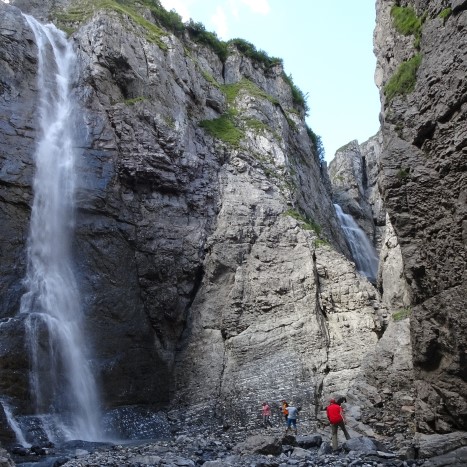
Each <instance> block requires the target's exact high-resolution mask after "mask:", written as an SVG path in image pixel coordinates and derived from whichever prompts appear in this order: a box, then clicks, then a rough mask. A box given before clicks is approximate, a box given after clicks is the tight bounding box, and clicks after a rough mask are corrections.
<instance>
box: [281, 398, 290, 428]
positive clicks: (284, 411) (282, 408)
mask: <svg viewBox="0 0 467 467" xmlns="http://www.w3.org/2000/svg"><path fill="white" fill-rule="evenodd" d="M281 403H282V405H281V412H282V415H284V419H285V423H287V415H288V414H289V411H288V410H287V407H288V406H289V404H287V401H286V400H285V399H282V401H281Z"/></svg>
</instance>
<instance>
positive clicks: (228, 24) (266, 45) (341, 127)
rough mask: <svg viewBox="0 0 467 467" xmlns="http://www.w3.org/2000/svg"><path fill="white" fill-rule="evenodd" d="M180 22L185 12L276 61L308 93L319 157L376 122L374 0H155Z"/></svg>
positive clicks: (360, 136) (372, 129) (373, 128)
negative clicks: (322, 151)
mask: <svg viewBox="0 0 467 467" xmlns="http://www.w3.org/2000/svg"><path fill="white" fill-rule="evenodd" d="M161 3H162V5H163V6H164V8H166V9H167V10H171V9H174V10H175V11H177V13H179V14H180V15H181V16H182V20H183V21H188V20H189V19H190V18H192V19H193V20H194V21H196V22H198V21H199V22H201V23H203V24H204V26H205V27H206V29H207V30H208V31H211V32H215V33H216V34H217V36H218V37H219V38H220V39H222V40H225V41H226V40H229V39H233V38H241V39H245V40H247V41H248V42H251V43H252V44H253V45H254V46H255V47H256V49H257V50H264V51H265V52H266V53H267V54H268V55H269V56H270V57H279V58H282V59H283V61H284V70H285V72H286V73H287V74H288V75H292V78H293V81H294V83H295V84H296V85H297V86H298V87H299V88H300V89H301V90H302V91H303V92H304V94H307V95H308V99H307V102H308V106H309V107H310V112H309V116H308V117H307V119H306V121H307V123H308V126H309V127H310V128H311V129H312V130H313V132H314V133H316V134H317V135H319V136H320V137H321V140H322V142H323V145H324V149H325V152H326V160H327V161H328V162H329V161H330V160H332V159H333V157H334V154H335V152H336V150H337V149H339V148H340V147H342V146H344V145H345V144H347V143H348V142H350V141H352V140H354V139H356V140H358V142H359V143H363V142H365V141H366V140H367V139H368V138H370V137H371V136H373V135H374V134H376V132H377V131H378V129H379V118H378V115H379V110H380V102H379V94H378V89H377V88H376V85H375V84H374V72H375V66H376V58H375V56H374V54H373V29H374V26H375V0H355V1H350V0H325V1H323V0H161Z"/></svg>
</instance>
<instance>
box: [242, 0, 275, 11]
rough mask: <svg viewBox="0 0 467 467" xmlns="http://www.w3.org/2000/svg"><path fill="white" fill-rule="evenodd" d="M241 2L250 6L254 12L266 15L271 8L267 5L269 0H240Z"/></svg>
mask: <svg viewBox="0 0 467 467" xmlns="http://www.w3.org/2000/svg"><path fill="white" fill-rule="evenodd" d="M242 2H243V3H244V4H245V5H246V6H247V7H248V8H250V10H251V11H253V12H254V13H259V14H260V15H267V14H268V13H269V11H270V10H271V8H270V7H269V0H242Z"/></svg>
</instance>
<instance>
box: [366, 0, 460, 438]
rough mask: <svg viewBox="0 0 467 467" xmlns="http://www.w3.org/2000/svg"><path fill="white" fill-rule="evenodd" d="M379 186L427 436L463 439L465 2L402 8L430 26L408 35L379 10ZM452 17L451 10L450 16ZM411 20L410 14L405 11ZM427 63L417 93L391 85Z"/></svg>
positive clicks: (382, 5)
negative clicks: (398, 258) (407, 65)
mask: <svg viewBox="0 0 467 467" xmlns="http://www.w3.org/2000/svg"><path fill="white" fill-rule="evenodd" d="M376 6H377V25H376V29H375V36H374V38H375V51H376V54H377V71H376V81H377V84H378V86H379V87H380V93H381V101H382V111H381V121H382V135H383V145H382V147H383V150H382V154H381V171H382V176H381V179H380V180H381V181H380V186H381V190H382V193H383V200H384V205H385V207H386V210H387V212H388V216H389V219H390V223H391V225H392V226H393V228H394V232H395V235H396V236H397V238H398V242H399V244H400V249H401V254H402V261H403V267H404V275H405V277H406V280H407V281H408V284H409V286H410V295H411V300H412V304H413V305H412V314H411V318H410V319H411V340H412V345H413V362H414V369H415V375H416V378H417V383H416V389H417V406H416V416H417V419H418V420H417V422H418V428H419V430H421V431H427V432H430V431H437V432H446V431H450V430H453V429H463V430H465V429H466V420H467V417H466V413H467V401H466V395H467V385H466V371H465V369H466V358H465V357H466V354H465V348H466V327H467V323H466V318H465V316H466V314H465V309H466V304H467V300H466V294H467V292H466V290H467V287H466V269H465V265H466V250H465V245H466V238H467V230H466V229H467V224H466V222H465V218H466V212H467V204H466V199H467V184H466V176H465V173H466V160H467V159H466V141H467V126H466V103H465V96H466V94H467V82H466V80H465V69H466V59H467V51H466V48H465V47H462V46H461V44H463V43H464V42H465V31H466V27H467V11H466V7H467V4H466V2H464V1H456V2H450V4H448V3H447V2H435V1H417V2H414V1H405V2H401V7H404V8H407V7H411V8H412V9H413V10H414V12H415V14H416V15H417V16H418V17H419V18H421V17H422V16H423V17H424V22H423V24H422V26H421V36H420V40H419V41H418V40H416V37H415V35H416V34H415V35H411V34H409V35H402V34H401V33H400V32H398V31H397V29H396V27H395V23H394V20H393V18H392V17H391V14H390V12H391V7H392V6H393V2H392V1H384V0H379V1H378V2H377V5H376ZM448 8H449V9H448ZM406 12H407V9H406ZM417 54H420V57H421V62H420V65H419V67H418V70H417V71H416V74H415V75H414V80H413V90H412V91H410V88H408V89H407V87H406V88H405V89H406V90H407V92H408V93H407V94H403V93H400V92H401V91H404V89H398V91H400V92H396V93H395V94H394V96H393V97H392V98H389V95H388V94H387V92H386V93H385V89H386V91H387V89H388V88H387V85H388V83H390V80H391V77H393V76H394V75H395V74H396V73H397V72H398V69H399V68H398V67H399V66H400V64H401V63H402V62H403V61H407V60H410V59H411V58H412V57H414V56H416V55H417Z"/></svg>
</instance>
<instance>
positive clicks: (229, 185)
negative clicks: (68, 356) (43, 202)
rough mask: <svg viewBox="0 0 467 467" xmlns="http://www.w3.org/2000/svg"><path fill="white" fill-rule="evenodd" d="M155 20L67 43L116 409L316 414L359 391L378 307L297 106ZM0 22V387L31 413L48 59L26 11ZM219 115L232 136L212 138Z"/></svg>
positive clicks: (81, 207)
mask: <svg viewBox="0 0 467 467" xmlns="http://www.w3.org/2000/svg"><path fill="white" fill-rule="evenodd" d="M14 3H15V4H17V5H18V6H21V8H23V9H24V11H26V12H27V11H29V10H28V8H31V11H32V12H33V13H35V14H37V15H38V16H40V17H42V18H46V17H47V16H48V14H50V12H51V11H52V10H50V4H49V3H48V2H43V3H42V2H23V1H20V0H18V1H17V2H14ZM52 3H53V5H55V6H56V5H62V6H63V5H65V6H66V5H67V4H68V2H52ZM28 5H29V7H28ZM137 15H140V16H138V18H141V17H143V16H144V18H146V19H151V15H150V13H149V12H148V11H144V10H141V11H138V12H137ZM144 24H146V23H144V21H140V22H139V23H138V22H135V21H134V17H133V18H132V17H130V16H129V15H126V14H119V13H117V12H114V11H109V10H106V11H98V10H96V11H95V12H94V13H93V14H92V15H90V16H89V17H88V18H87V19H86V20H85V21H83V22H82V23H80V25H79V28H78V29H77V30H76V32H74V34H73V36H72V39H71V40H72V41H73V43H74V47H75V50H76V52H77V54H78V65H77V70H76V82H75V85H74V91H73V96H74V98H75V99H77V101H78V102H79V103H80V106H81V113H82V115H81V119H80V122H79V123H78V125H77V128H76V134H77V140H78V141H79V146H80V148H81V150H82V153H81V156H80V159H79V163H78V173H79V177H78V178H79V186H78V201H77V228H76V238H75V240H74V253H75V262H76V269H77V273H78V276H79V282H80V287H81V293H82V296H83V302H84V304H83V306H84V308H85V311H86V316H87V318H88V325H87V328H88V329H87V333H88V334H89V335H90V338H91V341H92V342H93V347H94V355H95V358H94V366H95V368H96V371H97V372H98V374H99V375H100V380H101V385H102V393H103V398H104V402H105V403H106V405H108V406H117V405H125V404H135V403H144V404H159V405H163V404H167V403H169V402H173V403H177V404H181V403H186V404H192V405H196V404H198V403H205V402H206V401H211V402H212V401H213V400H214V401H216V402H219V403H220V406H222V407H226V408H227V407H233V406H237V405H238V406H239V407H241V410H239V411H236V412H234V413H236V414H239V415H240V416H242V417H243V416H245V415H246V412H245V408H246V407H251V406H252V404H257V403H258V401H260V400H261V399H269V400H275V399H280V398H282V397H287V398H290V397H292V398H294V399H295V402H297V403H303V405H304V406H305V405H306V407H307V410H308V411H313V410H315V408H318V406H319V404H320V399H321V397H324V396H326V397H327V396H328V395H329V394H331V393H333V392H344V391H346V389H347V387H348V386H349V385H350V384H351V383H352V382H353V381H354V380H355V378H356V377H357V375H358V373H359V369H360V366H361V362H362V360H363V357H364V354H365V353H366V351H367V349H369V348H372V347H373V346H374V345H375V343H376V342H377V340H378V336H379V335H380V333H381V329H380V317H379V315H378V312H377V310H382V309H384V306H382V305H381V304H380V297H379V294H378V292H377V291H376V290H375V288H374V287H373V286H372V285H371V284H370V283H369V282H368V281H367V280H366V279H365V278H363V277H361V276H360V275H358V274H357V273H356V271H355V268H354V265H353V263H351V262H349V261H348V260H347V259H346V256H345V254H348V252H347V247H346V245H345V242H344V239H343V237H342V233H341V231H340V229H339V226H338V222H337V219H336V217H335V214H334V209H333V207H332V202H331V196H330V193H329V192H328V190H327V188H326V186H327V180H326V176H325V174H324V172H323V171H322V170H321V168H320V164H319V160H318V157H317V154H316V153H315V149H314V146H313V144H312V141H311V139H310V137H309V135H308V132H307V129H306V127H305V124H304V119H303V109H302V108H300V107H299V106H297V105H296V104H295V103H294V99H293V95H292V92H291V88H290V85H289V83H287V81H286V80H284V77H283V73H282V67H281V65H275V66H273V67H269V68H267V67H265V66H264V64H261V63H260V62H256V61H254V60H251V59H248V58H246V57H245V56H243V55H241V54H240V53H239V52H238V51H236V50H235V49H231V50H230V53H229V55H228V57H227V59H225V60H224V61H221V60H220V59H219V57H218V56H217V55H216V54H215V53H214V52H213V50H211V49H210V48H208V47H205V46H201V45H200V44H199V43H195V42H193V41H192V40H190V38H189V37H188V35H186V34H185V36H184V37H182V38H177V37H175V36H174V35H172V34H169V33H167V32H165V31H162V33H161V34H160V36H159V37H158V38H157V40H155V39H154V37H153V36H151V35H150V34H149V32H148V30H147V29H145V26H144ZM0 25H2V26H1V29H0V42H1V47H0V53H1V55H0V69H1V73H0V77H1V78H0V80H1V81H0V91H1V96H0V99H1V100H0V113H1V115H2V119H1V122H2V123H1V124H0V132H1V136H2V138H1V141H2V146H1V148H0V149H1V153H0V158H1V161H2V169H1V172H0V189H1V190H2V196H1V199H0V206H1V209H2V223H1V225H0V229H1V230H0V233H1V235H0V237H1V238H2V242H4V243H3V245H2V249H1V261H0V267H1V268H2V277H4V278H5V279H4V280H2V284H1V287H2V294H1V300H0V310H1V319H2V321H1V324H0V333H1V339H2V348H1V354H0V362H1V366H0V381H1V382H0V392H1V393H2V394H3V395H5V396H7V397H9V398H10V399H11V400H13V401H14V403H15V405H16V406H20V407H21V410H22V411H23V413H27V412H29V411H30V410H31V407H29V406H28V402H27V401H28V397H27V392H28V382H27V368H28V361H27V357H26V356H25V352H24V339H23V334H24V332H23V328H24V325H23V322H22V317H21V316H18V314H17V312H18V307H19V301H20V298H21V295H22V293H23V290H22V285H21V284H22V282H21V279H22V278H23V277H24V273H25V244H26V238H27V234H28V220H29V216H30V207H31V200H32V188H31V184H32V177H33V172H34V165H33V154H34V147H35V141H36V140H37V138H38V137H39V134H38V123H37V116H36V115H35V113H34V111H35V109H36V104H37V89H36V84H35V83H36V81H35V71H36V65H37V63H36V47H35V44H34V39H33V36H32V34H31V32H30V31H29V30H28V28H27V26H26V23H25V21H24V19H23V17H22V16H21V14H20V11H19V10H18V9H17V8H15V7H14V6H11V5H6V4H3V3H0ZM5 25H8V26H5ZM75 26H76V25H75ZM152 32H153V31H152ZM221 117H222V119H221V121H222V122H224V123H225V122H226V121H227V126H228V127H229V128H231V129H232V127H233V128H234V132H233V134H234V135H236V137H237V138H236V139H235V138H234V140H233V141H232V140H228V141H227V138H225V134H221V135H219V134H218V133H215V132H214V131H213V129H212V128H213V126H212V125H213V121H214V122H219V120H218V119H220V118H221ZM213 134H214V135H216V137H215V136H213ZM3 343H5V345H3ZM248 410H249V409H248Z"/></svg>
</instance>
